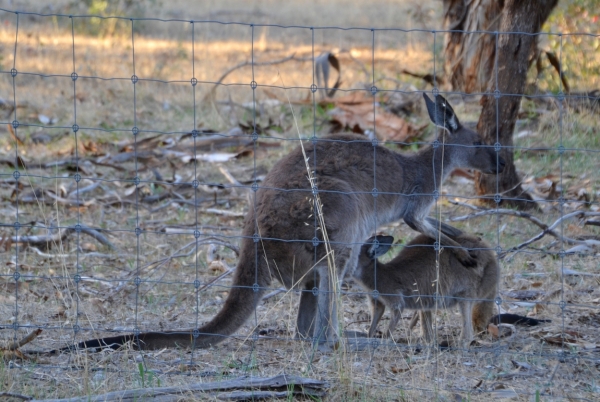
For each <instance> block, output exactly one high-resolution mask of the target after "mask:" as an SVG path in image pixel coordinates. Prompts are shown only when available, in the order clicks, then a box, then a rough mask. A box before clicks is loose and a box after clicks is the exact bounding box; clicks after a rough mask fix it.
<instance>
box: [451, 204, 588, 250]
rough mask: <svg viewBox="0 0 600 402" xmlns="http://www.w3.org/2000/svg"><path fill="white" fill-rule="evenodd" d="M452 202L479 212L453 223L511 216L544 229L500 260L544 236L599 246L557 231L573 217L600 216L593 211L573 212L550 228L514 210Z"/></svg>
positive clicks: (453, 219)
mask: <svg viewBox="0 0 600 402" xmlns="http://www.w3.org/2000/svg"><path fill="white" fill-rule="evenodd" d="M450 202H451V203H452V204H454V205H460V206H465V207H467V208H470V209H473V210H476V211H478V212H475V213H472V214H469V215H464V216H457V217H453V218H450V221H452V222H456V221H464V220H467V219H471V218H476V217H480V216H485V215H509V216H516V217H519V218H524V219H527V220H528V221H530V222H532V223H533V224H535V225H536V226H538V227H539V228H540V229H542V231H541V232H540V233H538V234H537V235H535V236H533V237H532V238H530V239H529V240H527V241H525V242H523V243H521V244H518V245H517V246H514V247H512V248H510V249H508V250H506V251H504V252H502V253H500V255H499V258H504V257H505V256H506V255H507V254H508V253H513V252H515V251H518V250H521V249H522V248H524V247H526V246H528V245H530V244H531V243H534V242H536V241H538V240H540V239H541V238H543V237H544V236H546V235H548V234H549V235H551V236H553V237H555V238H557V239H558V240H559V241H562V242H564V243H567V244H577V245H585V246H594V245H598V244H599V242H598V240H595V239H586V240H577V239H573V238H570V237H566V236H562V235H561V234H560V233H558V232H557V231H556V230H555V229H556V227H557V226H558V225H560V223H561V222H562V221H564V220H566V219H571V218H573V217H586V216H600V212H591V211H575V212H571V213H569V214H566V215H563V216H561V217H560V218H559V219H557V220H556V221H555V222H554V223H552V224H551V225H550V226H548V225H546V224H545V223H544V222H542V221H541V220H539V219H538V218H536V217H535V216H533V215H531V214H528V213H527V212H522V211H516V210H512V209H483V208H479V207H476V206H474V205H471V204H466V203H462V202H458V201H450Z"/></svg>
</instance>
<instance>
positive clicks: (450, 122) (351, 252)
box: [81, 94, 504, 349]
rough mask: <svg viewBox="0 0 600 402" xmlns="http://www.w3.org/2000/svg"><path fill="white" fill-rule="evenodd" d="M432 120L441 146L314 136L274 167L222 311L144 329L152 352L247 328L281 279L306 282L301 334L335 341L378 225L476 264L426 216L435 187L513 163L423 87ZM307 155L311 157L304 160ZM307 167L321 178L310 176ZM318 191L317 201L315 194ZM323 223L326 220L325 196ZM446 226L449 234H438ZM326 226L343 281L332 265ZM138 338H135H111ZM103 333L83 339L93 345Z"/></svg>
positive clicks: (249, 222)
mask: <svg viewBox="0 0 600 402" xmlns="http://www.w3.org/2000/svg"><path fill="white" fill-rule="evenodd" d="M424 98H425V103H426V104H427V111H428V112H429V116H430V118H431V120H432V121H433V122H434V123H435V124H436V125H437V126H439V127H441V128H443V129H444V131H443V132H442V134H441V135H440V136H439V138H438V140H437V141H436V142H435V144H432V145H430V146H427V147H425V148H424V149H422V150H420V151H419V152H417V153H414V154H401V153H397V152H394V151H392V150H390V149H388V148H386V147H384V146H382V145H378V144H376V143H373V142H371V141H370V140H367V139H366V138H365V137H364V136H361V135H355V134H342V135H332V136H328V137H325V138H319V139H318V140H317V141H314V142H306V143H304V145H303V147H300V146H299V147H298V148H296V149H295V150H293V151H292V152H291V153H289V154H288V155H287V156H285V157H284V158H283V159H281V160H280V161H279V162H277V163H276V164H275V166H273V168H272V169H271V171H270V172H269V173H268V174H267V176H266V177H265V179H264V182H263V183H262V186H261V187H260V188H259V189H258V190H257V191H256V193H255V197H254V201H253V203H251V204H252V205H251V206H250V209H249V211H248V214H247V216H246V219H245V222H244V226H243V232H242V233H243V237H242V241H241V247H240V258H239V261H238V264H237V267H236V270H235V274H234V277H233V285H232V288H231V290H230V292H229V295H228V297H227V299H226V301H225V304H224V306H223V308H222V309H221V311H219V313H217V315H216V316H215V317H214V318H213V319H212V320H211V321H210V322H208V323H207V324H205V325H204V326H202V327H200V328H198V331H197V332H196V335H197V336H196V337H192V336H191V333H190V331H186V332H177V333H157V332H156V333H155V332H152V333H143V334H141V335H139V339H140V341H141V342H138V343H139V344H138V345H137V346H138V347H140V348H144V349H154V348H158V347H164V346H172V345H176V344H177V345H180V346H193V347H208V346H210V345H214V344H216V343H218V342H220V341H222V340H223V339H225V338H226V337H227V336H228V335H231V334H233V333H234V332H235V331H236V330H237V329H238V328H240V327H241V326H242V325H243V324H244V322H245V321H246V319H247V318H248V317H250V316H251V315H252V312H253V311H254V309H255V307H256V306H257V304H258V303H259V301H260V300H261V297H262V296H263V295H264V293H265V291H266V290H267V288H268V286H269V285H270V284H271V281H272V279H273V278H275V279H278V280H279V281H280V282H282V283H283V284H284V285H285V286H286V287H287V288H288V289H292V288H295V289H302V290H303V292H302V293H301V296H300V307H299V311H298V317H297V328H296V330H297V333H298V335H299V336H300V337H306V338H310V337H314V339H315V340H318V341H320V342H327V343H330V342H335V341H336V340H337V339H338V338H337V332H338V323H337V311H336V308H337V303H336V301H335V298H334V297H333V296H332V295H333V293H334V290H335V289H337V287H338V286H339V281H341V280H342V278H344V275H345V274H346V273H347V272H352V271H354V267H355V266H356V262H357V260H358V256H359V251H360V247H361V245H362V243H363V241H364V239H366V238H367V237H368V236H369V235H370V234H371V233H372V232H373V231H375V230H376V228H377V227H378V226H379V225H382V224H385V223H388V222H391V221H395V220H398V219H404V221H405V222H406V223H407V224H408V225H409V226H410V227H411V228H413V229H415V230H417V231H419V232H421V233H423V234H425V235H427V236H430V237H432V238H436V239H439V241H440V244H441V245H442V246H444V247H447V249H448V250H450V249H451V250H452V252H453V253H454V254H455V255H456V258H457V259H458V261H460V262H461V263H462V264H464V265H465V266H469V267H472V266H475V265H476V260H475V259H474V258H473V257H472V256H471V255H470V254H469V252H468V250H466V249H464V248H462V247H461V246H460V244H458V243H457V242H456V241H454V240H452V239H451V238H450V237H449V235H450V236H452V234H453V233H455V232H454V228H452V227H451V226H449V225H446V224H441V223H439V222H437V221H435V220H433V219H430V218H427V215H428V213H429V210H430V208H431V206H432V205H433V203H434V202H435V196H434V194H436V192H438V193H439V191H440V185H441V184H442V182H443V181H444V179H445V178H446V177H447V176H448V174H449V173H450V172H451V171H452V170H453V169H454V168H457V167H463V168H471V169H477V170H480V171H481V172H483V173H488V174H495V173H498V172H502V170H503V168H504V160H502V158H500V157H499V155H498V153H497V152H495V151H494V150H493V148H492V147H490V146H482V144H481V142H482V139H481V136H480V135H479V134H477V133H476V132H475V131H472V130H470V129H468V128H466V127H464V126H462V125H461V124H460V122H459V120H458V118H457V117H456V115H455V113H454V111H453V110H452V107H451V106H450V104H448V102H447V101H446V99H444V98H443V97H442V96H440V95H438V96H436V98H435V101H432V100H431V99H430V98H429V97H428V96H427V95H425V94H424ZM305 155H306V157H305ZM307 165H308V167H309V169H310V171H311V175H312V176H313V177H314V181H313V182H312V183H311V182H310V181H309V178H308V173H307ZM315 197H318V200H316V199H315ZM317 201H318V202H319V203H320V205H321V206H322V213H323V221H324V227H316V226H318V220H317V219H316V218H317V217H316V215H317V211H316V210H315V204H316V202H317ZM438 226H439V227H441V229H442V233H440V232H439V230H438ZM323 232H326V233H327V238H328V240H329V246H330V249H331V251H332V252H331V254H329V256H331V257H332V258H333V259H334V261H335V270H336V273H337V276H336V278H337V280H338V283H334V280H333V278H332V275H331V274H330V272H329V267H328V263H327V258H325V256H326V250H325V249H326V247H325V244H324V241H323V240H324V237H323ZM117 338H118V339H132V336H131V335H126V336H124V337H121V338H119V337H112V338H110V339H111V340H113V341H114V340H115V339H117ZM95 342H102V340H96V341H88V342H82V343H81V346H82V347H85V346H87V347H89V346H90V345H92V344H94V343H95Z"/></svg>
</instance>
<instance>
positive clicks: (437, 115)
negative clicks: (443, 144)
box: [423, 93, 459, 134]
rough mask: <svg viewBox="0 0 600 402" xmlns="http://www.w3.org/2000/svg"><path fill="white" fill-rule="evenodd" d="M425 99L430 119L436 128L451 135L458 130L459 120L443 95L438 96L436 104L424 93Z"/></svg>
mask: <svg viewBox="0 0 600 402" xmlns="http://www.w3.org/2000/svg"><path fill="white" fill-rule="evenodd" d="M423 98H425V104H426V105H427V112H429V118H430V119H431V121H432V122H433V123H434V124H435V125H436V126H438V127H441V128H444V129H446V130H448V131H449V132H450V134H453V133H454V132H456V130H458V126H459V122H458V118H457V117H456V114H455V113H454V110H452V106H450V104H449V103H448V101H447V100H446V99H444V97H443V96H442V95H436V97H435V102H434V101H432V100H431V99H429V97H428V96H427V94H425V93H423Z"/></svg>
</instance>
